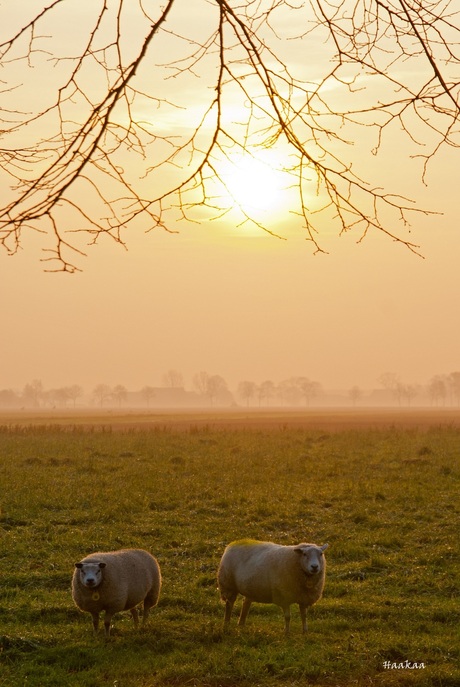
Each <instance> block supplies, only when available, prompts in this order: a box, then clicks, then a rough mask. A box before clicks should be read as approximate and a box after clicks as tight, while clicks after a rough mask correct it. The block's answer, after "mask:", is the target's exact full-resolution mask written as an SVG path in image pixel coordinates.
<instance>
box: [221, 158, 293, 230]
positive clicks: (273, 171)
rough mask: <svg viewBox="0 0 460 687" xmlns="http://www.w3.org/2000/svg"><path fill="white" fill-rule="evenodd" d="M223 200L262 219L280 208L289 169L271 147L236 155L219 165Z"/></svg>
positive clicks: (255, 217)
mask: <svg viewBox="0 0 460 687" xmlns="http://www.w3.org/2000/svg"><path fill="white" fill-rule="evenodd" d="M219 176H220V180H221V183H222V187H223V194H222V200H223V202H224V203H229V204H231V205H232V206H233V207H234V208H235V209H236V210H239V211H240V212H241V213H242V214H243V215H245V216H247V217H250V218H251V219H255V220H256V221H258V220H259V219H260V220H261V221H263V220H265V219H267V218H268V217H269V216H273V215H274V214H275V213H277V212H280V211H281V208H282V205H283V198H284V195H285V191H286V186H287V184H288V180H287V178H286V177H287V172H286V171H284V170H283V168H282V167H281V165H280V162H279V160H278V158H277V157H276V156H275V155H274V154H273V153H271V151H269V150H263V151H260V152H258V153H257V154H253V153H249V152H245V153H241V154H237V155H233V156H232V157H231V158H228V159H227V160H226V161H225V162H224V163H222V164H221V165H220V166H219Z"/></svg>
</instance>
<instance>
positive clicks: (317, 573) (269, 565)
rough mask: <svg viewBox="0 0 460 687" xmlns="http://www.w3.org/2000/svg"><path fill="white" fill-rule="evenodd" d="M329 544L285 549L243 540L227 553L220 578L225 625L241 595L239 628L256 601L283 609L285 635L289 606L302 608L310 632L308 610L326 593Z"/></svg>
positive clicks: (225, 553)
mask: <svg viewBox="0 0 460 687" xmlns="http://www.w3.org/2000/svg"><path fill="white" fill-rule="evenodd" d="M327 547H328V544H324V545H323V546H316V545H315V544H297V545H293V546H282V545H281V544H272V543H271V542H261V541H255V540H253V539H244V540H241V541H235V542H232V543H231V544H229V545H228V546H227V548H226V549H225V551H224V553H223V556H222V559H221V562H220V566H219V571H218V574H217V579H218V584H219V590H220V594H221V598H222V601H225V623H228V622H229V621H230V617H231V614H232V610H233V606H234V603H235V600H236V597H237V596H238V594H242V595H243V596H244V600H243V607H242V609H241V615H240V619H239V622H238V624H239V625H244V623H245V621H246V617H247V615H248V612H249V608H250V606H251V604H252V602H253V601H256V602H258V603H265V604H270V603H272V604H276V605H277V606H281V608H282V609H283V612H284V619H285V633H286V634H289V626H290V622H291V610H290V606H291V604H293V603H297V604H299V609H300V617H301V619H302V630H303V632H306V631H307V606H313V604H314V603H316V602H317V601H318V600H319V599H320V598H321V595H322V593H323V589H324V580H325V573H326V560H325V557H324V551H325V550H326V549H327Z"/></svg>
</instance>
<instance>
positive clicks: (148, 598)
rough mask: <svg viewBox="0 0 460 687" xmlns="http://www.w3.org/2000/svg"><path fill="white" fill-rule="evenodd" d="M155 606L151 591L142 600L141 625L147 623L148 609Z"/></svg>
mask: <svg viewBox="0 0 460 687" xmlns="http://www.w3.org/2000/svg"><path fill="white" fill-rule="evenodd" d="M153 606H155V597H154V594H153V590H150V592H149V593H148V594H147V596H146V597H145V599H144V610H143V612H142V625H145V623H146V622H147V618H148V617H149V613H150V609H151V608H152V607H153Z"/></svg>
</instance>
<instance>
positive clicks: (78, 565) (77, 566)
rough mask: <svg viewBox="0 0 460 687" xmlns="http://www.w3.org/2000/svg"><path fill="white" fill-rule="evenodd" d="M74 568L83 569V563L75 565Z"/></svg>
mask: <svg viewBox="0 0 460 687" xmlns="http://www.w3.org/2000/svg"><path fill="white" fill-rule="evenodd" d="M75 567H76V568H78V569H79V570H81V569H82V568H83V563H75Z"/></svg>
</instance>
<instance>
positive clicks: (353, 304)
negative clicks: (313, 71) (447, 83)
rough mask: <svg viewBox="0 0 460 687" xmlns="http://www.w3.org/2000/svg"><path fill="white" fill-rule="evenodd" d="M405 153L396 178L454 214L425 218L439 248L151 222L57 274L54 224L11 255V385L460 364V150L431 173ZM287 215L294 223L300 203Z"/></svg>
mask: <svg viewBox="0 0 460 687" xmlns="http://www.w3.org/2000/svg"><path fill="white" fill-rule="evenodd" d="M400 155H401V148H400V142H399V140H398V139H397V138H395V140H394V143H392V142H391V141H390V142H389V144H388V146H387V149H386V157H384V159H383V162H382V163H381V164H382V165H383V166H384V167H385V169H383V176H384V178H385V179H387V180H388V181H389V182H390V181H399V182H401V183H402V186H403V187H404V191H406V190H407V192H408V193H413V194H414V195H415V196H416V197H417V200H418V202H419V204H420V205H421V206H423V207H424V208H428V209H430V210H433V211H435V212H438V213H440V214H436V215H431V216H425V215H423V214H420V215H415V216H413V221H412V233H411V238H412V240H414V242H415V243H417V244H419V245H420V252H421V253H422V255H423V257H419V256H417V255H415V254H414V253H412V252H410V251H409V250H408V249H407V248H405V247H404V246H402V245H399V244H397V243H395V242H394V241H392V240H391V239H390V238H388V237H384V236H381V235H377V234H375V235H372V234H370V235H369V236H367V237H366V239H365V240H363V241H362V242H359V243H358V242H357V238H358V237H357V236H356V235H353V234H352V233H350V234H345V235H343V236H337V233H336V232H335V233H334V232H330V233H329V232H328V231H327V229H326V230H325V233H324V236H323V237H322V238H323V247H324V248H325V250H327V253H321V254H314V250H313V247H312V245H311V243H309V242H308V241H305V239H304V238H303V236H302V234H301V232H294V231H293V232H292V235H291V233H289V232H288V233H289V238H288V239H287V240H281V239H279V238H276V237H273V236H270V235H268V234H264V233H263V232H254V231H247V230H245V229H244V228H240V229H238V228H235V226H234V224H231V222H227V221H226V220H225V219H222V220H220V221H214V222H212V221H204V222H203V223H202V224H201V225H199V224H194V223H189V224H187V223H186V222H185V223H181V224H180V226H178V227H177V229H178V230H179V231H178V233H177V234H168V233H166V232H164V231H162V230H161V229H157V230H155V231H153V232H150V233H148V234H143V233H142V232H136V233H135V234H134V235H133V236H132V237H131V238H130V239H129V241H128V250H125V249H124V248H123V247H121V246H119V245H116V244H114V243H113V242H111V241H110V240H104V239H103V240H101V241H100V243H98V244H97V245H95V246H90V247H88V251H87V257H86V258H82V260H81V262H80V263H79V266H80V267H81V268H82V271H81V272H77V273H75V274H60V273H46V272H45V271H44V270H45V267H46V265H45V264H44V263H42V262H40V258H41V257H42V254H41V252H40V248H41V237H40V236H36V237H34V236H32V237H31V238H30V239H28V240H27V241H25V242H24V245H23V249H22V250H20V251H19V253H18V254H16V255H15V256H7V254H6V253H4V252H0V288H1V293H2V295H3V297H2V315H1V336H0V389H8V388H12V389H15V390H20V389H22V388H23V387H24V385H25V384H26V383H28V382H30V381H32V380H33V379H40V380H41V381H42V383H43V385H44V387H45V388H56V387H60V386H66V385H70V384H79V385H81V386H82V387H83V388H84V389H85V390H87V391H90V390H91V389H92V388H93V387H94V386H96V385H97V384H99V383H104V384H108V385H116V384H123V385H124V386H126V387H127V389H129V390H133V391H134V390H138V389H140V388H142V387H143V386H145V385H147V384H148V385H152V386H158V385H161V383H162V377H163V375H164V373H165V372H167V370H169V369H176V370H179V371H180V372H181V373H182V374H183V377H184V382H185V386H186V388H191V386H192V377H193V375H194V374H195V373H196V372H199V371H202V370H204V371H206V372H208V373H209V374H219V375H221V376H222V377H223V378H224V379H225V380H226V381H227V383H228V385H229V387H230V388H235V387H236V386H237V384H238V383H239V382H240V381H242V380H252V381H255V382H256V383H260V382H262V381H264V380H266V379H270V380H273V381H275V382H278V381H281V380H283V379H287V378H289V377H292V376H305V377H308V378H310V379H311V380H314V381H318V382H319V383H320V384H321V385H322V386H323V387H324V388H326V389H349V388H351V387H352V386H354V385H357V386H359V387H361V388H362V389H372V388H377V387H379V386H380V384H379V377H380V376H381V375H382V374H383V373H386V372H392V373H395V374H397V375H398V376H399V377H400V378H401V380H402V381H404V382H405V383H420V384H424V383H427V382H428V381H429V380H430V379H431V377H433V376H434V375H437V374H447V373H450V372H453V371H457V370H460V348H459V343H458V342H459V339H460V336H459V335H460V322H459V318H458V313H457V310H458V308H457V303H458V298H459V295H460V288H459V287H460V270H459V266H458V265H459V255H460V233H459V231H458V218H457V216H458V210H457V208H458V157H457V155H458V153H455V151H453V150H447V151H445V152H443V153H442V154H441V155H440V157H439V158H438V159H437V160H436V162H435V163H434V164H433V166H432V167H431V169H430V174H429V177H428V185H427V186H424V185H423V184H421V183H420V182H419V181H418V180H417V178H416V177H415V175H414V163H413V161H410V160H408V159H406V158H405V157H404V156H403V157H400ZM269 183H270V182H269V180H266V182H265V196H264V195H263V193H264V192H263V190H262V199H263V200H262V202H265V203H266V204H267V205H268V204H269V196H270V197H271V196H272V195H273V193H274V191H273V192H271V191H270V187H269ZM248 184H249V181H248V182H247V184H244V183H243V187H244V186H246V185H248ZM267 188H268V189H269V192H267ZM235 193H243V190H242V189H241V187H240V189H238V188H236V190H235ZM276 212H278V213H279V221H280V222H283V223H284V224H285V225H286V226H290V224H292V223H293V222H294V220H293V219H292V215H291V214H290V213H289V208H287V207H284V208H283V206H282V205H280V207H279V208H278V210H276ZM441 213H442V214H441Z"/></svg>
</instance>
